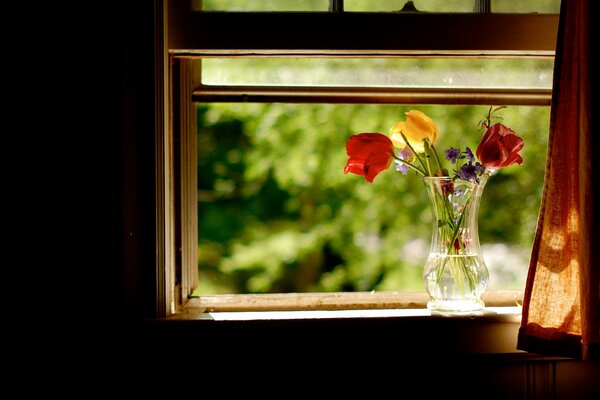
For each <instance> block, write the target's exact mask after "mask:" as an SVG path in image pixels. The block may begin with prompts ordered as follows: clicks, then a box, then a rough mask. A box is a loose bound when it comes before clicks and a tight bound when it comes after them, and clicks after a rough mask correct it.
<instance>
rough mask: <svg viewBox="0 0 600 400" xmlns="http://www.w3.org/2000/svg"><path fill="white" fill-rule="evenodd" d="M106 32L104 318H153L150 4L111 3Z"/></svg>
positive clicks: (153, 115)
mask: <svg viewBox="0 0 600 400" xmlns="http://www.w3.org/2000/svg"><path fill="white" fill-rule="evenodd" d="M110 3H112V8H110V14H109V15H108V20H107V23H106V25H105V29H108V30H109V32H110V35H108V43H107V44H108V46H107V49H106V59H105V60H104V62H105V64H106V76H107V77H108V78H109V81H108V83H107V84H106V87H103V88H101V89H104V90H106V91H107V103H106V113H107V116H108V118H107V121H108V125H107V130H108V132H109V135H108V137H109V142H108V148H109V152H108V154H109V159H108V164H109V166H108V171H109V176H108V185H109V195H108V199H107V200H108V205H109V208H108V209H109V216H108V221H109V226H108V244H109V253H108V260H107V261H108V269H107V271H106V275H105V276H103V277H102V278H104V279H106V280H107V286H106V292H104V293H105V294H106V297H107V300H108V303H107V304H106V307H105V309H106V311H107V316H110V317H111V318H114V317H115V316H118V317H119V318H137V317H150V316H153V315H155V308H156V306H155V289H154V288H155V286H156V277H155V265H156V261H155V258H156V252H155V249H156V244H155V240H156V239H155V237H156V227H155V221H156V217H155V208H156V200H155V128H156V126H155V125H156V121H157V118H156V111H155V110H156V103H155V102H156V101H157V94H156V92H155V52H156V51H157V48H156V40H155V35H156V32H155V24H154V21H155V4H154V3H155V2H153V1H127V2H117V1H113V2H110Z"/></svg>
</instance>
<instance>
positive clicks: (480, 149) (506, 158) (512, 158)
mask: <svg viewBox="0 0 600 400" xmlns="http://www.w3.org/2000/svg"><path fill="white" fill-rule="evenodd" d="M522 148H523V139H521V138H520V137H518V136H517V135H516V134H515V133H514V132H513V131H512V130H511V129H509V128H507V127H506V126H504V125H502V124H500V123H497V124H494V125H492V126H491V127H489V128H488V130H487V131H485V133H484V134H483V137H482V138H481V141H480V142H479V146H477V150H476V151H475V154H476V155H477V158H478V159H479V161H480V162H481V163H482V164H483V165H485V166H486V167H488V168H492V169H498V168H503V167H508V166H509V165H511V164H514V163H517V164H521V163H523V159H522V158H521V156H520V155H519V151H520V150H521V149H522Z"/></svg>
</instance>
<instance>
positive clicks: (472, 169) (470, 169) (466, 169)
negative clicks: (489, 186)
mask: <svg viewBox="0 0 600 400" xmlns="http://www.w3.org/2000/svg"><path fill="white" fill-rule="evenodd" d="M458 176H459V178H460V179H464V180H467V181H473V182H479V177H478V176H477V167H476V166H475V165H473V164H471V163H467V164H465V165H463V166H462V167H461V168H460V169H459V170H458Z"/></svg>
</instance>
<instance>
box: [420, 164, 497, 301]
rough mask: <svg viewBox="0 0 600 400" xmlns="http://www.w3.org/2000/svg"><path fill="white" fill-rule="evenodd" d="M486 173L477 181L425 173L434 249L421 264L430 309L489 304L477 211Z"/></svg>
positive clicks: (487, 276) (432, 248)
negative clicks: (486, 298)
mask: <svg viewBox="0 0 600 400" xmlns="http://www.w3.org/2000/svg"><path fill="white" fill-rule="evenodd" d="M487 179H488V175H485V174H484V175H482V176H481V177H479V183H475V182H470V181H466V180H462V179H456V180H452V178H450V177H424V178H423V183H424V184H425V188H426V189H427V194H428V196H429V204H430V206H431V212H432V217H433V233H432V236H431V249H430V252H429V257H428V259H427V262H426V263H425V267H424V270H423V283H424V285H425V289H426V290H427V292H428V293H429V296H430V300H429V302H428V303H427V308H429V309H430V310H432V311H443V312H469V311H475V310H480V309H482V308H483V307H485V304H484V302H483V300H482V299H481V296H482V295H483V293H484V292H485V289H486V288H487V285H488V281H489V271H488V269H487V266H486V265H485V262H484V260H483V256H482V254H481V246H480V245H479V231H478V220H477V215H478V213H479V203H480V201H481V195H482V193H483V189H484V187H485V184H486V182H487Z"/></svg>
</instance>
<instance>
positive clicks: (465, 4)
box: [344, 0, 560, 14]
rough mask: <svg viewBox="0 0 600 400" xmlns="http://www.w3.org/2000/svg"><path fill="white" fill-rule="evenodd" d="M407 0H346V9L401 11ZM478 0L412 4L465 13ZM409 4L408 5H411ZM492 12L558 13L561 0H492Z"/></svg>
mask: <svg viewBox="0 0 600 400" xmlns="http://www.w3.org/2000/svg"><path fill="white" fill-rule="evenodd" d="M406 3H407V1H406V0H344V10H345V11H366V12H375V11H385V12H390V11H399V10H402V9H403V8H404V7H405V4H406ZM476 3H478V1H477V0H413V1H412V5H413V6H414V8H416V9H417V10H418V11H423V12H446V13H452V12H456V13H464V12H467V13H468V12H473V11H474V10H475V9H476ZM409 6H410V5H408V6H407V7H409ZM491 9H492V12H497V13H531V12H538V13H543V14H558V12H559V11H560V0H527V1H515V0H492V2H491Z"/></svg>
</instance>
